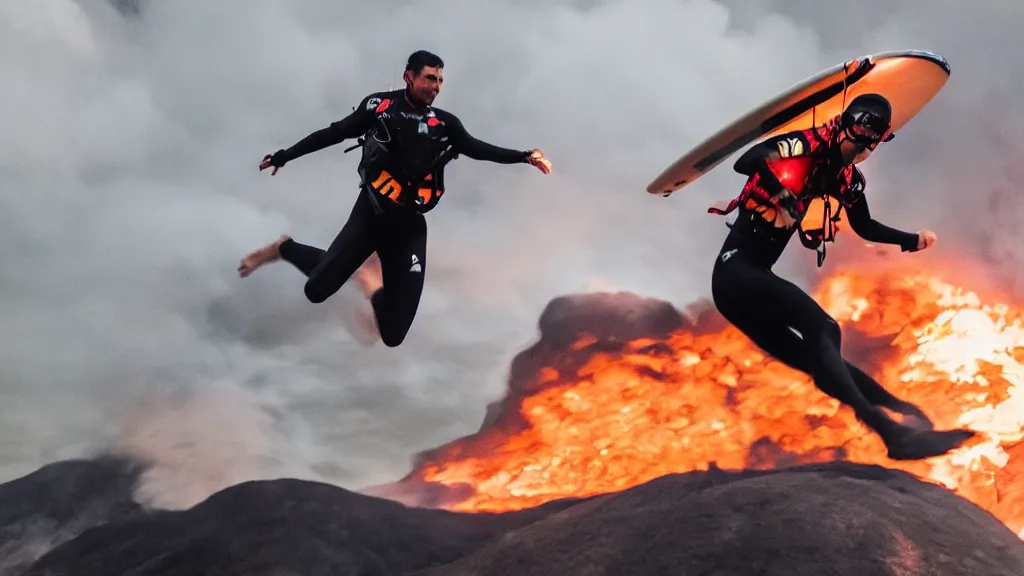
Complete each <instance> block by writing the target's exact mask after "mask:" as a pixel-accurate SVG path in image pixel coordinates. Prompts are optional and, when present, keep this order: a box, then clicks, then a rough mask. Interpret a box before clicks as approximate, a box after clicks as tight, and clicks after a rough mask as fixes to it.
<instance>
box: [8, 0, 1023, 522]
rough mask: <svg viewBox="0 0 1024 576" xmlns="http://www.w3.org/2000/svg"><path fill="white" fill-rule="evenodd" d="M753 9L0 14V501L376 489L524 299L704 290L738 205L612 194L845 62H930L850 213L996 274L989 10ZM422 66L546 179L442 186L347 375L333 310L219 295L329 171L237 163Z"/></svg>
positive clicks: (442, 422) (252, 5)
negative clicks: (99, 486) (266, 480)
mask: <svg viewBox="0 0 1024 576" xmlns="http://www.w3.org/2000/svg"><path fill="white" fill-rule="evenodd" d="M753 5H754V3H750V2H741V1H739V0H730V1H728V2H719V1H711V0H689V1H680V0H628V1H627V0H609V1H607V2H599V1H591V2H582V1H570V0H560V1H559V0H555V1H546V2H538V1H528V2H523V1H519V2H502V3H499V2H488V3H481V2H471V1H468V0H426V1H421V2H416V3H414V4H408V3H404V2H393V1H381V2H372V3H353V2H333V1H328V0H308V1H305V2H301V3H289V2H284V1H282V0H244V1H243V0H221V1H219V2H205V1H200V0H175V1H174V2H145V1H141V0H140V1H138V2H129V1H120V2H105V1H100V0H82V1H80V2H74V1H73V0H33V1H32V2H5V3H0V73H2V77H3V78H4V80H3V84H4V90H3V91H2V92H0V103H2V106H0V121H2V123H0V126H2V127H3V130H2V131H0V257H2V261H3V266H2V268H0V310H2V313H3V322H0V342H2V346H0V366H3V370H2V376H0V386H2V390H3V393H4V405H3V416H2V418H0V434H2V435H3V436H4V437H5V438H7V439H8V440H7V441H6V442H5V443H3V444H0V473H2V474H0V475H2V476H3V477H4V478H11V477H14V476H17V475H20V474H23V473H26V472H28V471H30V470H32V469H34V468H35V467H37V466H39V465H40V464H43V463H45V462H48V461H52V460H55V459H57V458H63V457H68V456H78V455H81V454H83V453H87V452H89V451H94V450H100V449H104V448H107V447H111V446H113V447H115V448H116V449H118V450H120V451H122V452H126V453H130V454H134V455H137V456H139V457H141V458H144V459H147V460H149V461H152V462H154V463H156V464H157V465H156V466H155V467H154V468H153V470H152V471H151V473H150V475H149V476H148V480H149V481H148V483H147V484H146V486H145V487H144V490H143V491H142V494H141V498H142V499H144V500H145V501H147V502H150V503H153V504H156V505H165V506H186V505H189V504H191V503H194V502H195V501H197V500H198V499H201V498H203V497H204V496H205V495H206V494H208V493H210V492H212V491H214V490H216V489H217V488H220V487H223V486H225V485H227V484H231V483H234V482H237V481H240V480H244V479H248V478H259V477H275V476H281V475H291V476H300V477H309V478H318V479H325V480H328V481H332V482H336V483H339V484H342V485H344V486H347V487H360V486H365V485H368V484H375V483H379V482H386V481H389V480H392V479H395V478H397V477H398V476H401V475H402V474H404V473H405V472H406V471H407V470H408V466H409V460H408V458H409V456H410V455H411V454H413V453H415V452H417V451H420V450H423V449H426V448H430V447H433V446H436V445H438V444H440V443H443V442H445V441H448V440H450V439H452V438H454V437H456V436H460V435H463V434H466V433H469V432H472V431H474V430H475V429H476V428H477V427H478V425H479V423H480V420H481V419H482V417H483V413H484V409H485V405H486V403H487V402H490V401H492V400H494V399H496V398H497V397H499V396H500V394H501V393H502V390H503V388H504V383H505V382H504V379H505V375H506V373H505V371H506V367H507V364H508V361H509V359H510V357H511V356H512V355H513V354H514V353H515V352H516V351H517V350H518V349H520V348H522V347H524V346H526V345H527V344H528V343H529V341H530V340H531V339H533V338H534V337H535V326H536V320H537V317H538V315H539V313H540V311H541V310H542V308H543V306H544V305H545V304H546V303H547V302H548V301H549V300H550V299H551V298H552V297H554V296H557V295H560V294H565V293H569V292H576V291H582V290H587V289H588V288H590V287H593V286H602V287H611V288H614V289H625V290H632V291H636V292H638V293H640V294H643V295H645V296H654V297H660V298H665V299H668V300H670V301H672V302H674V303H676V304H677V305H679V306H680V307H682V306H684V305H686V304H687V303H689V302H691V301H693V300H695V299H697V298H700V297H703V296H706V295H707V294H708V292H709V273H710V270H711V265H712V260H713V256H714V253H715V251H716V249H717V247H718V245H719V244H720V242H721V241H722V239H723V238H724V235H725V233H726V231H727V229H726V227H725V225H724V219H722V218H720V217H715V216H711V215H708V214H706V212H705V208H706V207H707V206H708V205H709V204H710V203H711V202H713V201H715V200H719V199H722V198H728V197H731V196H732V195H734V194H736V193H737V191H738V189H739V186H740V184H741V180H740V178H739V177H738V176H737V175H735V174H732V173H731V172H730V171H729V169H728V166H727V165H723V167H722V168H720V169H719V170H717V171H715V172H714V173H712V174H710V175H709V176H707V177H706V178H704V179H703V180H701V181H700V182H699V183H697V184H696V185H694V186H693V187H692V189H688V191H687V192H685V193H683V194H680V195H677V196H674V197H672V198H671V199H670V200H665V199H662V198H660V197H654V196H649V195H647V194H646V193H645V192H644V187H645V186H646V184H647V183H648V182H649V181H650V179H651V178H652V177H653V176H654V175H655V174H657V173H658V172H659V171H660V170H661V169H663V168H664V166H665V165H667V164H668V163H669V162H671V161H672V160H674V159H675V158H676V157H677V156H678V155H679V154H681V153H682V152H684V151H685V150H686V149H687V148H688V147H690V146H692V145H694V144H695V143H697V142H698V141H700V140H701V139H703V138H704V137H706V136H707V135H709V134H710V133H711V132H713V131H714V130H716V129H717V128H718V127H720V126H721V125H723V124H725V123H726V122H728V121H729V120H731V119H732V118H733V117H734V116H735V115H737V114H739V113H742V112H744V111H746V110H747V109H748V108H749V107H751V106H753V105H755V104H757V103H758V102H760V101H762V100H764V99H765V98H768V97H770V96H771V95H772V94H774V93H775V92H776V91H778V90H780V89H782V88H784V87H786V86H788V85H790V84H792V83H793V82H795V81H797V80H799V79H801V78H803V77H805V76H807V75H810V74H813V73H815V72H816V71H818V70H820V69H822V68H824V67H827V66H831V65H833V64H836V63H838V62H841V61H843V60H845V59H848V58H850V57H853V56H858V55H861V54H867V53H872V52H878V51H882V50H888V49H894V48H919V49H929V50H935V51H936V52H938V53H940V54H942V55H943V56H946V57H947V58H949V59H950V61H951V63H952V67H953V76H952V80H951V82H950V84H949V85H948V87H947V88H946V89H945V91H944V92H943V93H942V94H941V95H940V96H939V97H938V98H937V99H936V101H935V102H934V103H933V105H932V106H931V107H929V108H928V109H927V110H926V111H925V112H924V113H922V115H921V116H920V117H919V120H918V121H916V122H915V123H914V124H912V125H911V126H910V127H908V128H907V129H906V130H904V131H903V132H902V133H901V134H900V135H899V137H898V138H897V140H896V141H895V142H894V143H893V144H892V145H889V146H887V147H886V148H885V151H884V153H881V154H878V155H877V156H876V158H872V159H871V161H870V162H869V165H868V166H867V171H868V177H869V186H871V191H870V192H869V195H870V198H871V201H872V206H873V207H874V208H875V212H876V214H879V215H880V216H882V217H883V218H884V220H886V221H887V222H890V223H891V224H893V225H897V226H901V227H905V228H908V229H917V228H921V227H932V228H934V229H935V230H937V231H938V232H939V234H940V242H942V244H941V245H940V246H941V247H940V248H938V249H937V250H944V251H946V252H945V253H946V254H952V253H956V252H957V251H962V252H970V253H972V254H975V255H981V254H988V255H991V257H992V258H994V259H996V260H999V261H1000V262H1001V263H1002V264H1006V263H1007V262H1011V264H1009V265H1006V267H1005V269H1006V270H1007V272H1008V273H1015V268H1016V266H1015V264H1016V263H1017V262H1019V261H1020V256H1021V251H1020V248H1021V246H1022V243H1021V242H1020V232H1019V231H1018V230H1019V229H1020V228H1019V226H1017V225H1016V222H1017V220H1016V219H1015V218H1013V216H1014V215H1015V214H1017V213H1020V211H1021V209H1020V208H1019V203H1016V202H1015V201H1014V196H1013V193H1014V192H1015V191H1016V188H1015V185H1016V184H1015V183H1016V182H1019V181H1020V177H1022V176H1024V174H1020V173H1019V171H1020V169H1019V168H1017V167H1016V166H1017V159H1018V158H1020V157H1021V152H1022V149H1021V148H1022V145H1021V139H1020V138H1019V137H1018V134H1020V133H1021V128H1022V126H1021V122H1022V120H1021V118H1022V117H1024V114H1022V113H1024V102H1022V99H1021V96H1020V94H1021V93H1022V90H1021V89H1022V86H1021V82H1022V80H1021V79H1022V78H1024V75H1022V74H1021V73H1020V72H1021V71H1020V69H1019V66H1018V65H1016V64H1015V60H1014V57H1015V56H1016V55H1017V54H1018V53H1020V52H1021V48H1024V40H1021V39H1020V37H1019V35H1018V34H1017V31H1016V28H1015V27H1016V24H1015V23H1019V22H1021V21H1022V20H1021V16H1022V15H1024V13H1022V8H1021V5H1020V4H1018V3H1014V2H1012V1H1010V0H1006V1H1000V2H996V1H988V2H984V1H976V2H972V3H970V5H969V8H968V7H967V6H968V5H967V4H962V5H957V6H953V4H952V3H950V6H945V5H943V6H942V7H939V6H938V5H937V4H936V3H933V2H929V3H925V2H922V1H917V2H912V1H904V2H898V1H897V2H892V1H885V2H883V1H882V0H877V1H870V2H861V3H858V4H857V5H856V6H852V5H850V4H849V3H846V2H842V3H840V2H812V1H809V0H808V1H801V2H789V1H787V2H781V1H776V2H761V3H757V7H756V8H752V6H753ZM115 7H120V10H118V9H116V8H115ZM420 48H425V49H429V50H432V51H435V52H437V53H438V54H440V55H441V56H442V57H443V58H444V59H445V61H446V84H445V87H444V89H443V91H442V93H441V95H440V97H439V99H438V101H437V102H436V104H437V105H438V106H439V107H442V108H445V109H447V110H450V111H452V112H454V113H455V114H457V115H458V116H460V118H462V120H463V122H464V123H465V124H466V126H467V127H468V129H469V130H470V131H471V132H472V133H473V134H475V135H476V136H478V137H480V138H483V139H485V140H488V141H491V142H494V143H496V144H499V145H504V146H509V147H517V148H529V147H540V148H542V149H543V150H544V151H545V152H546V153H547V154H548V156H549V157H550V158H551V160H552V161H553V162H554V168H555V171H554V173H553V174H551V175H549V176H544V175H542V174H540V173H539V172H537V171H536V170H534V169H533V168H530V167H528V166H500V165H494V164H486V163H478V162H474V161H472V160H467V159H460V160H458V161H456V163H454V164H452V165H451V167H450V169H449V170H448V188H449V194H448V195H447V196H446V197H445V200H444V201H443V202H442V204H441V205H440V207H439V208H438V209H437V210H436V211H434V212H432V213H431V214H430V215H429V218H428V225H429V227H430V228H429V230H430V231H429V246H428V250H429V252H428V273H427V287H426V290H425V294H424V297H423V300H422V305H421V309H420V314H419V317H418V319H417V321H416V323H415V324H414V326H413V329H412V332H411V334H410V336H409V338H408V339H407V341H406V343H405V344H404V345H403V346H402V347H401V348H399V349H396V350H392V349H387V348H384V347H381V346H378V347H376V348H373V349H370V350H366V349H364V348H362V347H360V346H359V345H358V344H356V343H355V342H354V341H353V339H352V337H351V336H350V335H349V334H348V332H347V331H346V329H345V322H346V321H347V320H346V318H347V316H349V315H350V310H351V308H352V306H354V305H358V304H359V303H360V302H359V298H358V297H356V295H355V294H354V290H353V289H350V287H346V288H344V289H343V290H342V292H341V293H339V294H338V295H337V296H336V297H335V298H332V299H331V300H330V301H328V303H326V304H323V305H313V304H310V303H308V302H307V301H306V300H305V299H304V297H303V294H302V283H303V278H302V276H301V274H299V272H298V271H296V270H294V269H293V268H291V267H290V266H289V265H287V264H277V265H272V266H269V267H267V268H265V269H263V270H261V271H259V272H257V273H256V274H255V275H254V276H252V277H251V278H248V279H246V280H240V279H238V278H237V275H236V273H235V267H236V265H237V262H238V260H239V259H240V258H241V257H242V256H243V255H244V254H245V253H246V252H248V251H250V250H252V249H254V248H256V247H258V246H260V245H262V244H265V243H266V242H268V241H270V240H273V239H274V238H276V237H277V236H278V235H280V234H282V233H288V234H292V235H293V236H294V237H295V238H296V239H297V240H299V241H301V242H306V243H312V244H316V245H320V246H326V245H327V244H328V243H329V242H330V241H331V239H332V238H333V236H334V234H335V233H336V232H337V230H338V229H339V228H340V226H341V225H342V224H343V222H344V220H345V218H346V217H347V216H348V212H349V210H350V206H351V203H352V201H353V200H354V197H355V192H356V175H355V172H354V169H355V165H356V162H357V160H358V158H357V155H358V153H352V154H348V155H342V154H341V150H342V148H344V147H345V146H346V145H342V146H338V147H336V148H334V149H329V150H325V151H322V152H320V153H317V154H314V155H312V156H308V157H305V158H302V159H300V160H298V161H296V162H294V163H292V164H290V165H289V166H287V167H286V168H285V169H283V170H282V171H281V172H279V173H278V175H277V176H274V177H270V176H269V175H268V174H267V173H259V172H258V171H257V169H256V166H257V164H258V162H259V160H260V159H261V158H262V156H263V155H264V154H266V153H269V152H272V151H274V150H276V149H278V148H282V147H287V146H290V145H291V144H293V143H294V142H296V141H297V140H299V139H300V138H302V137H303V136H305V135H306V134H308V133H309V132H311V131H313V130H316V129H319V128H321V127H323V126H326V125H327V124H328V123H329V122H331V121H333V120H336V119H338V118H340V117H342V116H344V115H346V114H347V113H348V112H349V111H350V110H351V108H352V106H354V105H355V104H356V103H358V101H359V100H360V99H361V98H362V97H363V96H365V95H366V94H368V93H370V92H372V91H377V90H382V89H387V88H389V87H391V86H392V85H395V86H398V85H399V83H400V72H401V69H402V66H403V65H404V61H405V58H406V56H407V55H408V54H409V53H410V52H412V51H414V50H417V49H420ZM1014 170H1017V171H1018V174H1017V175H1016V176H1017V177H1016V179H1015V177H1014V174H1013V171H1014ZM889 209H892V211H889ZM996 217H998V218H999V219H1000V220H999V226H996V227H993V226H992V225H991V224H990V222H989V220H990V219H991V218H996ZM812 259H813V256H812V255H811V254H809V253H807V252H806V251H803V250H798V249H797V248H794V249H792V250H791V254H790V255H789V256H788V257H787V258H786V260H785V262H784V263H783V264H782V265H781V266H780V271H783V272H786V273H794V274H797V273H799V274H804V276H802V278H804V279H805V280H807V279H810V278H812V277H813V274H805V273H806V271H807V270H808V269H809V267H810V266H811V265H812V264H810V263H811V261H812ZM1010 278H1011V279H1014V278H1013V277H1012V276H1011V277H1010Z"/></svg>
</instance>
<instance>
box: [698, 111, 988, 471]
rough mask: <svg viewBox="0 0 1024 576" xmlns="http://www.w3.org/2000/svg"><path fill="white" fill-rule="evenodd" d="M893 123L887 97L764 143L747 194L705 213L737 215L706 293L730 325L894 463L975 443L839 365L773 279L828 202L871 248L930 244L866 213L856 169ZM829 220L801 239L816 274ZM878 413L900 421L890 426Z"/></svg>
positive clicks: (800, 304) (828, 335)
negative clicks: (808, 221)
mask: <svg viewBox="0 0 1024 576" xmlns="http://www.w3.org/2000/svg"><path fill="white" fill-rule="evenodd" d="M891 116H892V111H891V108H890V105H889V101H888V100H886V99H885V98H884V97H882V96H881V95H878V94H865V95H861V96H858V97H857V98H855V99H854V100H853V101H852V102H851V103H850V105H849V106H848V107H847V108H846V110H845V111H844V112H843V113H842V114H840V115H839V116H837V117H836V118H834V119H832V120H831V121H830V122H829V123H828V124H826V125H825V126H821V127H818V128H813V129H810V130H805V131H797V132H791V133H787V134H782V135H780V136H776V137H774V138H770V139H768V140H766V141H764V142H762V143H760V144H758V145H756V146H754V147H752V148H751V149H750V150H748V151H747V152H746V153H745V154H743V156H742V157H740V159H739V160H738V161H737V162H736V165H735V170H736V171H737V172H739V173H741V174H744V175H746V176H747V177H748V178H747V182H746V185H745V186H744V187H743V191H742V192H741V193H740V195H739V197H738V198H736V199H734V200H733V201H732V202H730V203H729V204H728V205H727V206H724V207H715V208H711V209H710V210H709V212H712V213H715V214H728V213H729V212H732V211H733V210H736V209H737V208H738V209H739V215H738V217H737V219H736V222H735V223H734V224H733V225H732V229H731V231H730V232H729V235H728V237H727V238H726V240H725V243H724V244H723V246H722V249H721V251H720V252H719V254H718V258H717V260H716V261H715V267H714V271H713V273H712V277H711V289H712V295H713V297H714V301H715V305H716V306H717V307H718V310H719V311H720V312H721V313H722V315H723V316H725V318H726V319H727V320H729V321H730V322H731V323H732V324H733V325H735V326H736V327H737V328H739V329H740V330H741V331H743V333H744V334H746V335H747V336H748V337H749V338H750V339H751V340H753V341H754V343H755V344H757V345H758V346H759V347H760V348H761V349H763V350H764V351H765V352H767V353H768V354H770V355H772V356H774V357H775V358H777V359H778V360H780V361H781V362H783V363H785V364H787V365H788V366H790V367H792V368H795V369H797V370H800V371H802V372H804V373H806V374H808V375H810V376H811V377H812V378H814V383H815V385H816V386H817V387H818V388H819V389H820V390H821V391H822V392H824V393H826V394H828V395H829V396H832V397H833V398H836V399H838V400H839V401H841V402H843V403H844V404H846V405H847V406H850V407H851V408H853V410H854V413H855V414H856V416H857V418H858V419H859V420H860V421H862V422H864V423H865V424H866V425H867V426H868V427H870V428H871V429H872V430H874V431H875V432H876V433H877V434H878V435H879V436H880V437H881V438H882V440H883V441H884V442H885V445H886V447H887V448H888V454H889V457H890V458H892V459H897V460H918V459H924V458H929V457H932V456H938V455H941V454H945V453H946V452H948V451H950V450H952V449H954V448H956V447H958V446H960V445H961V444H962V443H963V442H965V441H966V440H968V439H969V438H971V437H972V436H973V435H974V433H973V432H971V431H969V430H948V431H936V430H933V427H932V423H931V422H930V421H929V420H928V418H927V417H926V416H925V415H924V413H923V412H922V411H921V409H920V408H918V407H917V406H915V405H913V404H911V403H910V402H907V401H904V400H901V399H899V398H897V397H895V396H893V395H892V394H890V393H889V392H888V391H886V390H885V389H884V388H883V387H882V386H881V385H880V384H879V383H878V382H876V381H875V380H874V379H872V378H871V377H870V376H868V375H867V374H865V373H864V372H863V371H862V370H860V369H859V368H857V367H856V366H854V365H852V364H850V363H849V362H847V361H846V360H845V359H843V357H842V355H841V353H840V343H841V331H840V328H839V324H838V323H837V322H836V321H835V319H833V318H832V317H831V316H829V315H828V314H827V313H826V312H825V311H824V310H823V309H822V308H821V306H819V305H818V304H817V303H816V302H815V301H814V300H813V299H812V298H811V297H810V296H809V295H807V294H806V293H805V292H804V291H803V290H801V289H800V288H798V287H797V286H796V285H795V284H793V283H791V282H789V281H787V280H784V279H782V278H780V277H778V276H776V275H775V273H774V272H772V267H773V266H774V264H775V262H776V261H777V260H778V259H779V256H781V255H782V251H783V250H784V249H785V247H786V245H787V244H788V243H789V240H790V239H791V238H792V236H793V233H794V232H795V231H796V230H797V229H798V228H799V227H800V224H801V221H802V219H803V216H804V214H805V213H806V211H807V207H808V205H809V204H810V202H811V200H812V199H813V198H821V199H823V200H824V201H825V203H826V206H827V205H828V201H829V197H833V198H835V199H836V200H838V201H839V205H840V208H839V211H842V210H843V209H845V211H846V213H847V215H848V219H849V224H850V227H851V228H852V229H853V231H854V232H855V233H856V234H857V235H858V236H860V237H861V238H863V239H865V240H867V241H869V242H876V243H882V244H893V245H896V246H900V248H901V249H902V250H903V251H904V252H915V251H918V250H923V249H925V248H928V247H929V246H931V245H932V244H933V243H934V242H935V239H936V238H935V234H933V233H932V232H929V231H921V232H919V233H917V234H911V233H908V232H903V231H900V230H896V229H893V228H890V227H888V226H885V225H884V224H881V223H880V222H878V221H877V220H874V219H873V218H872V216H871V213H870V212H869V211H868V204H867V199H866V198H865V196H864V187H865V180H864V176H863V174H862V173H861V171H860V170H859V169H858V168H857V167H856V166H855V164H857V163H859V162H862V161H863V160H865V159H867V157H868V156H870V155H871V153H872V151H874V149H875V147H876V146H878V144H879V143H880V142H887V141H889V140H892V138H893V134H892V132H891V129H890V127H891ZM837 217H838V215H837ZM834 220H835V219H834V218H831V217H830V216H829V214H828V212H827V211H826V216H825V222H823V226H822V230H821V233H818V234H814V233H807V232H805V231H803V230H801V241H802V242H803V243H804V244H805V246H807V247H808V248H816V249H817V250H818V264H819V266H820V265H821V261H822V259H823V258H824V254H825V252H824V245H823V244H822V242H823V241H831V239H832V238H831V236H832V233H831V231H832V223H833V222H834ZM826 229H827V230H828V232H826ZM883 409H888V410H891V411H893V412H895V413H897V414H902V415H904V416H905V417H906V418H905V419H904V421H903V422H902V423H901V422H896V421H894V420H893V419H892V418H890V417H889V415H888V414H886V412H885V411H884V410H883ZM912 424H913V425H912Z"/></svg>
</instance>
